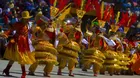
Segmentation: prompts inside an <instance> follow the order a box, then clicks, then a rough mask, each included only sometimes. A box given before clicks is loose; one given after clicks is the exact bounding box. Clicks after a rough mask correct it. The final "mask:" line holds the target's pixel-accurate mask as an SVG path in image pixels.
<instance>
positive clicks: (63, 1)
mask: <svg viewBox="0 0 140 78" xmlns="http://www.w3.org/2000/svg"><path fill="white" fill-rule="evenodd" d="M67 3H68V0H59V3H58V8H59V11H61V10H62V9H63V8H64V7H65V6H66V4H67Z"/></svg>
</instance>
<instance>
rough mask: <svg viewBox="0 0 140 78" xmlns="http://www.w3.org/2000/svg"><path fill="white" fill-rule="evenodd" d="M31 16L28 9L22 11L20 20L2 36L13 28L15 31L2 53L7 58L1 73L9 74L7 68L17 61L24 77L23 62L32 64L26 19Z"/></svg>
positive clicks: (6, 34) (32, 57) (32, 58)
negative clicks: (5, 65) (7, 60)
mask: <svg viewBox="0 0 140 78" xmlns="http://www.w3.org/2000/svg"><path fill="white" fill-rule="evenodd" d="M29 18H31V16H30V15H29V12H28V11H23V12H22V19H21V21H20V22H17V23H15V24H13V26H12V28H11V29H9V30H8V31H7V32H5V34H4V35H3V36H5V37H6V36H8V35H9V34H10V33H11V32H13V31H14V30H15V31H16V33H15V34H14V35H13V39H11V40H10V41H9V43H8V45H7V49H6V51H5V54H4V58H6V59H9V60H10V61H9V63H8V65H7V67H6V68H5V69H4V70H3V74H5V75H6V76H10V74H9V70H10V68H11V67H12V65H13V63H14V62H15V61H17V62H18V63H19V64H20V65H21V69H22V76H21V78H25V76H26V71H25V64H33V63H34V62H35V58H34V54H32V53H31V51H30V47H29V41H28V40H29V29H28V21H29Z"/></svg>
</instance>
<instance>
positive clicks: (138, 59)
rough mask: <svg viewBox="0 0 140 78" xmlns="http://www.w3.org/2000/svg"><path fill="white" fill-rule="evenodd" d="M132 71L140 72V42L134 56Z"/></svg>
mask: <svg viewBox="0 0 140 78" xmlns="http://www.w3.org/2000/svg"><path fill="white" fill-rule="evenodd" d="M131 63H132V67H131V69H132V71H133V72H135V73H136V74H140V65H139V64H140V44H139V45H138V46H137V48H136V53H135V54H134V55H133V58H132V61H131Z"/></svg>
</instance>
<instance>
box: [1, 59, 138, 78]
mask: <svg viewBox="0 0 140 78" xmlns="http://www.w3.org/2000/svg"><path fill="white" fill-rule="evenodd" d="M7 63H8V61H7V60H0V78H20V77H21V74H22V72H21V68H20V65H19V64H17V62H15V63H14V65H13V67H12V68H11V70H10V75H11V77H7V76H5V75H3V74H2V71H3V69H4V68H5V66H6V65H7ZM28 68H29V65H26V71H27V72H26V73H27V74H28ZM43 68H44V66H38V68H37V70H36V72H35V76H30V75H27V76H26V77H27V78H46V77H44V76H43ZM74 74H75V77H74V78H140V76H138V75H133V76H128V75H113V76H110V75H109V74H106V75H98V76H97V77H94V76H93V72H92V70H88V71H87V72H83V71H81V69H79V68H76V69H75V70H74ZM50 78H72V77H69V76H68V69H67V68H65V69H64V70H63V75H62V76H58V75H57V66H55V67H54V69H53V71H52V73H51V77H50Z"/></svg>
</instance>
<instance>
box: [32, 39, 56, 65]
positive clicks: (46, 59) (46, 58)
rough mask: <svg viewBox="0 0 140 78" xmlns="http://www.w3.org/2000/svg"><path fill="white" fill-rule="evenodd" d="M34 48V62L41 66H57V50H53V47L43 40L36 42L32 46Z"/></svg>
mask: <svg viewBox="0 0 140 78" xmlns="http://www.w3.org/2000/svg"><path fill="white" fill-rule="evenodd" d="M34 47H35V51H34V53H35V58H36V61H37V62H38V63H39V64H41V65H43V64H45V65H46V64H47V63H53V64H58V62H57V57H56V56H57V54H58V52H57V50H56V49H55V48H54V46H53V45H52V44H51V43H49V42H48V41H45V40H40V41H37V43H36V44H35V45H34Z"/></svg>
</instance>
